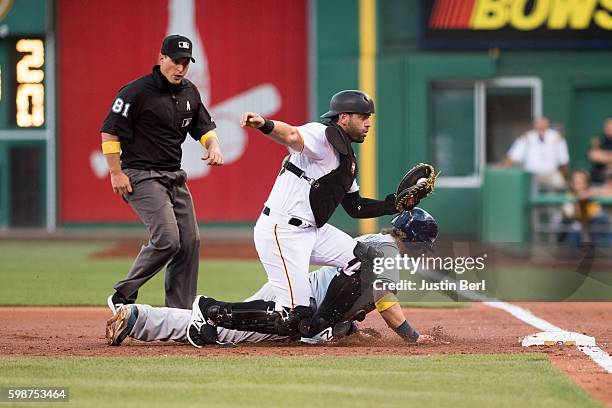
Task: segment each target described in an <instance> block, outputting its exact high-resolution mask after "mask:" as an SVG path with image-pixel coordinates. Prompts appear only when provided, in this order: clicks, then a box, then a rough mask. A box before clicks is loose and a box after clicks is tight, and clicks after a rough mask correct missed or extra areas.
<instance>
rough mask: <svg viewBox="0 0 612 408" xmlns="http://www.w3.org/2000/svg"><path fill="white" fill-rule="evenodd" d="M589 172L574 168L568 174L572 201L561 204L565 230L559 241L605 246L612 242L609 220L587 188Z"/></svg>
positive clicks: (576, 244) (575, 244)
mask: <svg viewBox="0 0 612 408" xmlns="http://www.w3.org/2000/svg"><path fill="white" fill-rule="evenodd" d="M589 184H590V180H589V173H587V172H586V171H583V170H576V171H574V172H572V174H571V176H570V192H571V193H570V194H571V195H572V196H573V198H574V202H572V203H566V204H564V205H563V225H564V226H565V231H564V232H563V233H562V234H561V236H560V237H559V241H561V242H565V243H568V244H570V245H574V246H578V245H579V244H580V243H582V242H592V243H593V244H595V245H600V246H606V245H610V243H612V232H611V230H610V220H609V218H608V215H607V214H606V213H605V212H604V210H603V208H602V206H601V204H599V203H598V202H597V201H595V200H593V199H592V198H591V197H592V193H591V191H590V190H589Z"/></svg>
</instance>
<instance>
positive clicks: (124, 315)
mask: <svg viewBox="0 0 612 408" xmlns="http://www.w3.org/2000/svg"><path fill="white" fill-rule="evenodd" d="M137 319H138V307H137V306H136V305H123V306H120V307H119V308H118V309H117V313H115V314H114V315H113V317H111V318H110V319H109V320H108V321H107V322H106V342H107V343H108V345H109V346H118V345H120V344H121V342H123V340H125V338H126V337H127V336H129V334H130V333H131V332H132V329H133V328H134V325H135V324H136V320H137Z"/></svg>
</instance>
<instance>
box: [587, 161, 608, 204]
mask: <svg viewBox="0 0 612 408" xmlns="http://www.w3.org/2000/svg"><path fill="white" fill-rule="evenodd" d="M589 191H590V193H591V197H594V196H600V197H612V166H608V169H607V170H606V173H605V176H604V182H603V184H601V185H597V186H593V187H591V188H590V190H589Z"/></svg>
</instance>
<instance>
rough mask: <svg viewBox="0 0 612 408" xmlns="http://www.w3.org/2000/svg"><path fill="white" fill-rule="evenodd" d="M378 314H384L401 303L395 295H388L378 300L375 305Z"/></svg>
mask: <svg viewBox="0 0 612 408" xmlns="http://www.w3.org/2000/svg"><path fill="white" fill-rule="evenodd" d="M375 305H376V310H378V313H382V312H384V311H385V310H387V309H390V308H392V307H393V306H395V305H399V301H398V300H397V298H396V297H395V295H394V294H393V293H387V294H386V295H385V296H383V297H381V298H380V299H378V300H377V301H376V303H375Z"/></svg>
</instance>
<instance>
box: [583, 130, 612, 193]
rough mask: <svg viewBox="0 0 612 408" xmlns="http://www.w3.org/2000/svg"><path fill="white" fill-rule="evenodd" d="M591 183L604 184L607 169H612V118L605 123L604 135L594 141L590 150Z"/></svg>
mask: <svg viewBox="0 0 612 408" xmlns="http://www.w3.org/2000/svg"><path fill="white" fill-rule="evenodd" d="M589 160H591V163H592V164H593V166H592V167H591V181H592V182H593V183H594V184H600V183H603V182H604V176H605V173H606V169H612V118H608V119H606V121H605V122H604V128H603V133H602V134H601V137H600V138H599V139H594V140H593V142H592V146H591V149H590V150H589Z"/></svg>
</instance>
